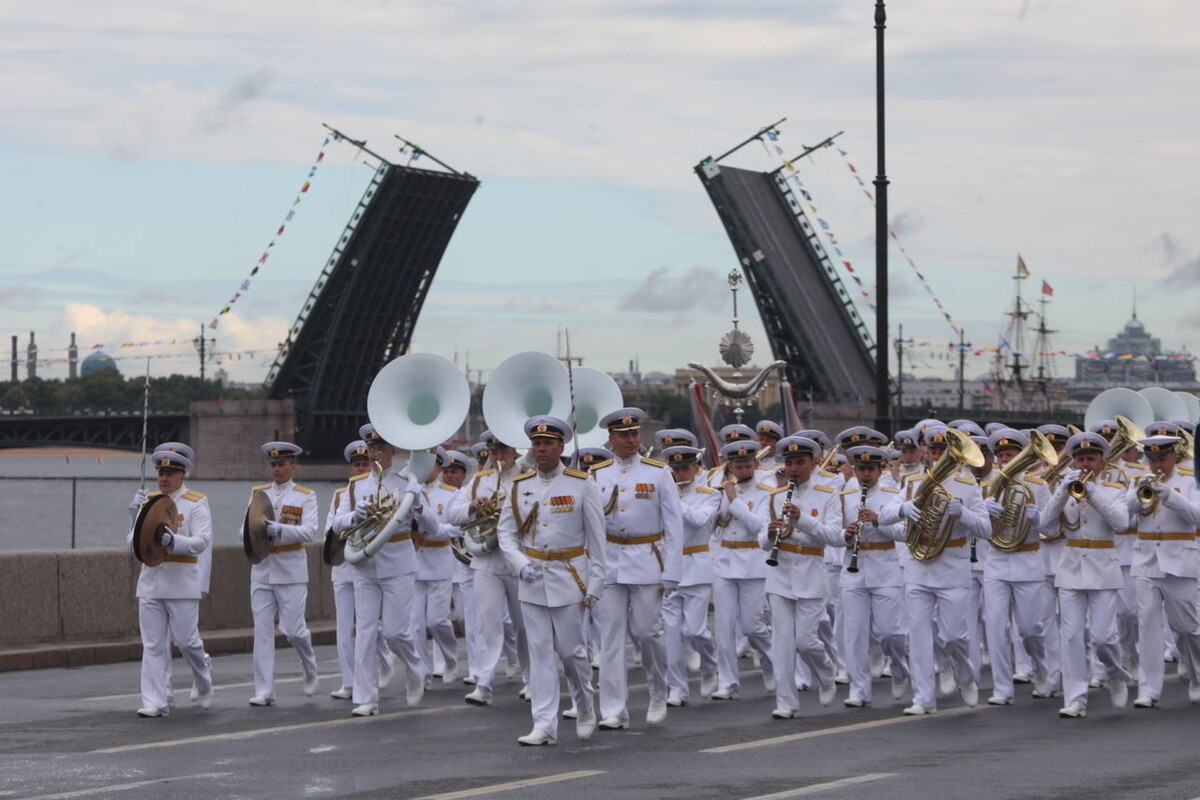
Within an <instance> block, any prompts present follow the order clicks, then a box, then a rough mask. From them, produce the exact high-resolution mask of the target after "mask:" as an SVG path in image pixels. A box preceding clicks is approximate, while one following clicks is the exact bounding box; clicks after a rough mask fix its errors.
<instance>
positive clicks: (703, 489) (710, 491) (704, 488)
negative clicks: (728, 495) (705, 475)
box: [695, 486, 717, 494]
mask: <svg viewBox="0 0 1200 800" xmlns="http://www.w3.org/2000/svg"><path fill="white" fill-rule="evenodd" d="M695 488H696V491H697V492H699V493H700V494H716V493H717V490H716V489H710V488H708V487H707V486H697V487H695Z"/></svg>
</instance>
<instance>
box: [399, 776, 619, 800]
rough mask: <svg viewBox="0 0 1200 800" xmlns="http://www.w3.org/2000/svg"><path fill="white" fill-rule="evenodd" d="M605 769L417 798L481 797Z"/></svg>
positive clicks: (432, 799)
mask: <svg viewBox="0 0 1200 800" xmlns="http://www.w3.org/2000/svg"><path fill="white" fill-rule="evenodd" d="M603 774H604V771H603V770H595V769H585V770H580V771H578V772H562V773H559V774H558V775H547V776H545V777H544V778H529V779H527V780H523V781H510V782H509V783H493V784H492V785H491V786H480V787H479V788H477V789H464V790H462V791H461V792H445V793H443V794H430V795H425V796H424V797H419V798H417V800H459V799H460V798H463V797H479V796H480V795H484V794H491V793H493V792H508V791H511V790H513V789H527V788H529V787H530V786H543V785H545V784H547V783H558V782H560V781H573V780H576V779H577V778H590V777H592V776H593V775H603Z"/></svg>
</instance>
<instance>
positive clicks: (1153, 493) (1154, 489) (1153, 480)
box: [1136, 472, 1162, 517]
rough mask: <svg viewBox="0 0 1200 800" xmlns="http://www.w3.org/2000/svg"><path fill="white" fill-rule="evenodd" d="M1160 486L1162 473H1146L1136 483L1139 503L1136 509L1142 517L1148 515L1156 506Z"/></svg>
mask: <svg viewBox="0 0 1200 800" xmlns="http://www.w3.org/2000/svg"><path fill="white" fill-rule="evenodd" d="M1160 486H1162V475H1161V474H1160V473H1157V472H1156V473H1154V474H1153V475H1146V476H1144V477H1143V478H1142V479H1141V480H1140V481H1138V485H1137V490H1136V493H1137V501H1138V503H1139V504H1140V505H1141V508H1140V509H1139V510H1138V513H1140V514H1141V515H1142V516H1144V517H1148V516H1150V515H1151V514H1153V513H1154V511H1155V509H1157V508H1158V487H1160Z"/></svg>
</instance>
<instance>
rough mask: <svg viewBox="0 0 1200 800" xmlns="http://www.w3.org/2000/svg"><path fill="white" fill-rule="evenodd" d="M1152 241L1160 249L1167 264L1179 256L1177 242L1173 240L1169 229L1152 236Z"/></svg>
mask: <svg viewBox="0 0 1200 800" xmlns="http://www.w3.org/2000/svg"><path fill="white" fill-rule="evenodd" d="M1154 243H1155V244H1156V245H1158V247H1159V249H1160V250H1162V253H1163V257H1164V258H1165V259H1166V262H1167V263H1168V264H1170V263H1171V262H1173V261H1174V260H1175V259H1176V258H1177V257H1178V256H1179V244H1178V243H1177V242H1176V241H1175V237H1174V236H1172V235H1171V232H1170V231H1163V232H1162V233H1160V234H1159V235H1158V236H1156V237H1154Z"/></svg>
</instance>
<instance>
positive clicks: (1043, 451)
mask: <svg viewBox="0 0 1200 800" xmlns="http://www.w3.org/2000/svg"><path fill="white" fill-rule="evenodd" d="M1057 457H1058V454H1057V453H1055V452H1054V445H1052V444H1050V440H1049V439H1047V438H1046V437H1045V435H1044V434H1042V433H1040V432H1038V431H1036V430H1033V431H1030V432H1029V444H1027V445H1025V447H1023V448H1022V449H1021V452H1019V453H1017V454H1016V455H1015V456H1013V458H1012V460H1011V461H1009V462H1008V463H1007V464H1005V465H1004V466H1003V467H1001V468H1000V471H999V474H998V475H997V476H996V480H995V482H994V483H993V484H992V487H991V491H990V495H991V496H992V497H993V498H995V499H996V501H997V502H999V503H1000V505H1002V506H1004V509H1003V511H1001V512H1000V516H999V517H997V518H996V519H994V520H992V536H991V539H990V542H991V545H992V547H994V548H996V549H997V550H999V551H1001V552H1004V553H1012V552H1015V551H1016V550H1017V548H1019V547H1020V546H1021V545H1022V544H1024V543H1025V539H1026V537H1028V536H1029V531H1030V530H1031V529H1032V528H1033V520H1031V519H1029V517H1027V516H1025V506H1026V505H1028V504H1029V503H1032V502H1034V497H1033V492H1032V491H1031V490H1030V488H1029V486H1027V485H1026V484H1025V483H1023V482H1022V481H1021V480H1020V479H1019V478H1018V477H1017V476H1019V475H1020V474H1021V473H1022V472H1024V471H1025V470H1027V469H1029V468H1030V467H1032V466H1033V465H1034V464H1036V463H1038V462H1039V461H1045V462H1047V463H1049V462H1052V461H1054V459H1055V458H1057Z"/></svg>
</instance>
